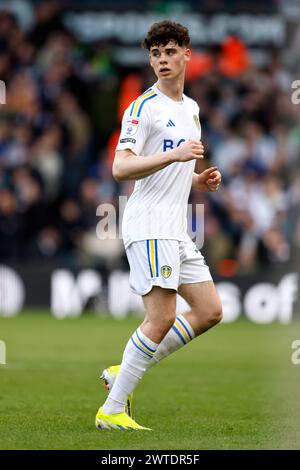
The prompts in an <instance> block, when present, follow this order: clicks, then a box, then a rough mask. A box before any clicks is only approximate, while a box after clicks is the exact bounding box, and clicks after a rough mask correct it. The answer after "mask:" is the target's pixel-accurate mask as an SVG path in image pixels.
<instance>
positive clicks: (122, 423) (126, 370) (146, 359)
mask: <svg viewBox="0 0 300 470" xmlns="http://www.w3.org/2000/svg"><path fill="white" fill-rule="evenodd" d="M143 300H144V305H145V310H146V316H145V320H144V322H143V323H142V325H141V326H140V327H139V328H138V329H137V330H136V331H135V332H134V334H133V335H132V336H131V338H130V339H129V341H128V343H127V346H126V348H125V351H124V354H123V359H122V363H121V367H120V370H119V373H118V375H117V376H116V378H115V381H114V384H113V387H112V389H111V392H110V394H109V396H108V398H107V399H106V401H105V403H104V405H103V406H102V407H100V408H99V410H98V413H97V415H96V426H97V427H98V428H100V429H101V428H107V427H109V428H115V427H116V426H119V427H121V428H125V429H131V428H134V429H141V427H139V425H138V424H137V423H136V422H135V421H133V420H132V419H131V417H129V416H128V414H127V413H125V408H126V403H127V400H128V396H130V395H132V393H133V391H134V389H135V387H136V386H137V384H138V383H139V381H140V380H141V379H142V377H143V375H144V374H145V372H146V371H147V369H149V367H150V362H151V359H152V357H153V355H154V354H155V351H156V349H157V346H158V343H159V342H160V341H161V340H162V339H163V337H164V336H165V335H166V333H167V332H168V330H169V329H170V327H171V325H172V324H173V323H174V319H175V315H176V291H174V290H169V289H163V288H160V287H153V288H152V290H151V292H149V293H148V294H147V295H145V296H144V297H143ZM128 418H129V420H128Z"/></svg>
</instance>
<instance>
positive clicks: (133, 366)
mask: <svg viewBox="0 0 300 470" xmlns="http://www.w3.org/2000/svg"><path fill="white" fill-rule="evenodd" d="M157 346H158V345H157V344H156V343H154V342H153V341H151V340H150V339H149V338H147V336H145V335H144V334H143V333H142V331H141V329H140V328H138V329H137V330H136V331H135V332H134V333H133V335H132V336H131V338H130V339H129V341H128V343H127V346H126V348H125V351H124V354H123V359H122V364H121V369H120V372H119V373H118V376H117V378H116V380H115V382H114V385H113V387H112V389H111V392H110V394H109V395H108V397H107V400H106V401H105V403H104V405H103V412H104V413H106V414H116V413H121V412H123V411H124V410H125V405H126V402H127V398H128V395H130V394H131V393H132V392H133V390H134V389H135V387H136V386H137V384H138V383H139V381H140V380H141V378H142V377H143V375H144V373H145V372H146V370H147V369H149V367H150V361H151V360H152V358H153V356H154V354H155V351H156V349H157Z"/></svg>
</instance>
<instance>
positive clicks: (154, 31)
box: [142, 20, 190, 51]
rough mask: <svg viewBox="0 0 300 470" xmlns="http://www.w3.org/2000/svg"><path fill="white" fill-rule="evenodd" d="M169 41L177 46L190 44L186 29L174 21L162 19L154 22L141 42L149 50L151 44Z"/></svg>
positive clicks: (162, 43) (158, 44)
mask: <svg viewBox="0 0 300 470" xmlns="http://www.w3.org/2000/svg"><path fill="white" fill-rule="evenodd" d="M169 41H174V42H175V43H177V44H178V46H186V47H188V46H189V45H190V36H189V32H188V29H187V28H185V27H184V26H182V25H181V24H180V23H175V21H170V20H164V21H160V22H159V23H154V24H153V25H152V26H151V28H150V30H149V31H148V34H147V36H146V37H145V39H144V40H143V42H142V47H143V48H145V49H148V50H149V51H150V49H151V47H152V46H160V45H162V46H165V45H166V44H168V42H169Z"/></svg>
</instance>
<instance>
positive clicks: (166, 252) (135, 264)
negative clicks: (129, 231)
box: [126, 239, 212, 295]
mask: <svg viewBox="0 0 300 470" xmlns="http://www.w3.org/2000/svg"><path fill="white" fill-rule="evenodd" d="M126 254H127V258H128V262H129V265H130V277H129V283H130V287H131V289H132V291H133V292H134V293H135V294H139V295H145V294H147V293H148V292H150V291H151V289H152V287H153V286H159V287H162V288H164V289H175V290H176V291H177V289H178V287H179V286H180V284H191V283H196V282H204V281H211V280H212V277H211V274H210V271H209V267H208V266H207V264H206V262H205V259H204V257H203V255H202V254H201V252H200V251H199V250H198V248H197V247H196V245H195V244H194V242H193V241H192V240H189V241H184V242H182V241H178V240H160V239H158V240H143V241H137V242H133V243H131V245H129V247H128V248H127V250H126Z"/></svg>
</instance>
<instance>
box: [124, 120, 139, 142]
mask: <svg viewBox="0 0 300 470" xmlns="http://www.w3.org/2000/svg"><path fill="white" fill-rule="evenodd" d="M138 125H139V120H138V119H136V118H130V119H127V121H126V125H125V126H126V127H125V136H126V137H129V136H132V135H134V134H135V133H136V131H137V129H138Z"/></svg>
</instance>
